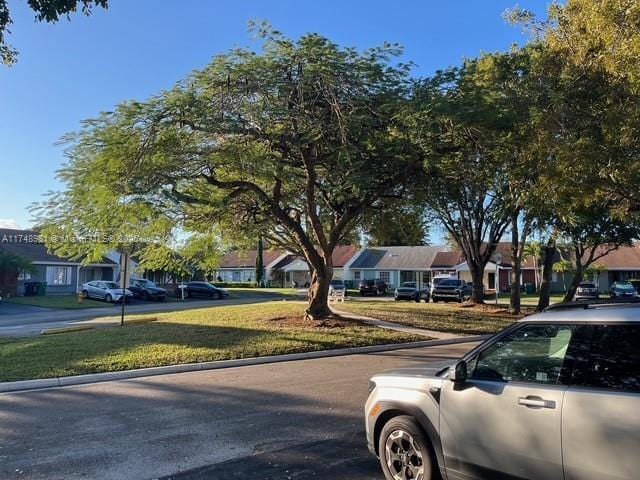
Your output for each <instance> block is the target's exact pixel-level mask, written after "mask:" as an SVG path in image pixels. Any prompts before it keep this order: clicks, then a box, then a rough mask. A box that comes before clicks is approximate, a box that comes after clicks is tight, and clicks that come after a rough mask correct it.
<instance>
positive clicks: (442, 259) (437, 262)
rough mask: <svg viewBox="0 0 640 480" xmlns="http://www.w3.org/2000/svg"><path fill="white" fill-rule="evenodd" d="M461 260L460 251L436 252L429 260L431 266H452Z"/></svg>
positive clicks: (462, 257) (462, 259)
mask: <svg viewBox="0 0 640 480" xmlns="http://www.w3.org/2000/svg"><path fill="white" fill-rule="evenodd" d="M462 262H464V256H463V255H462V252H458V251H456V252H438V253H436V256H435V257H434V258H433V261H432V262H431V268H453V267H455V266H456V265H459V264H460V263H462Z"/></svg>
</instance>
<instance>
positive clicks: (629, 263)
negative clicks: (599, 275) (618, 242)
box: [595, 243, 640, 270]
mask: <svg viewBox="0 0 640 480" xmlns="http://www.w3.org/2000/svg"><path fill="white" fill-rule="evenodd" d="M605 251H606V247H600V248H599V249H598V250H597V251H596V255H600V254H601V253H603V252H605ZM595 264H596V265H602V266H603V267H605V268H606V269H607V270H640V244H638V243H636V244H634V245H632V246H627V247H620V248H618V249H617V250H612V251H611V252H609V253H607V254H606V255H605V256H604V257H602V258H599V259H598V260H596V261H595Z"/></svg>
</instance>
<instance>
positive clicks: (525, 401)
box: [518, 395, 556, 408]
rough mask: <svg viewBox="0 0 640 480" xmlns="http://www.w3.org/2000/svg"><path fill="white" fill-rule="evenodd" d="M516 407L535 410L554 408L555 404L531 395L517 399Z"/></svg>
mask: <svg viewBox="0 0 640 480" xmlns="http://www.w3.org/2000/svg"><path fill="white" fill-rule="evenodd" d="M518 405H524V406H525V407H536V408H556V402H554V401H553V400H544V399H543V398H540V397H536V396H533V395H528V396H526V397H518Z"/></svg>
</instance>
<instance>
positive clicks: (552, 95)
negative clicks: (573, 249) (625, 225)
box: [512, 0, 640, 218]
mask: <svg viewBox="0 0 640 480" xmlns="http://www.w3.org/2000/svg"><path fill="white" fill-rule="evenodd" d="M512 18H513V19H515V20H517V21H521V22H523V23H524V24H525V25H527V26H528V27H530V29H531V30H532V31H534V32H535V38H536V41H537V42H538V44H539V45H540V47H541V54H540V56H539V59H538V60H539V61H538V66H539V68H540V69H541V71H542V72H543V73H544V88H545V91H546V98H545V101H544V102H543V103H541V104H540V105H538V106H537V108H536V111H537V117H536V130H537V133H538V143H539V144H540V145H541V147H542V148H544V149H545V150H546V151H547V152H548V155H549V156H550V157H552V158H553V159H554V164H555V165H556V166H557V171H558V172H560V176H559V177H558V180H559V187H560V188H559V189H558V190H557V191H559V192H561V191H562V187H563V183H565V185H564V186H565V187H568V188H569V189H571V188H577V189H579V190H580V191H582V192H592V193H594V194H595V195H596V196H599V197H601V198H604V199H605V200H611V201H612V208H613V209H614V213H615V214H616V215H617V216H619V217H620V218H624V217H625V216H629V215H637V212H638V211H639V210H640V194H639V193H638V192H639V190H638V188H637V185H638V183H639V182H640V162H638V160H637V158H638V155H639V153H640V150H639V144H638V141H637V138H638V137H639V135H640V111H639V110H638V108H636V106H637V105H638V103H639V102H640V68H639V67H638V65H640V29H639V26H640V4H638V2H633V1H628V0H568V1H567V2H564V3H556V4H553V5H552V6H551V8H550V10H549V20H548V21H546V22H538V21H536V20H535V18H534V17H533V16H532V15H531V14H527V12H522V11H516V12H515V13H514V14H513V15H512ZM560 203H561V205H560V208H562V206H563V205H562V204H567V203H568V204H570V202H565V201H560Z"/></svg>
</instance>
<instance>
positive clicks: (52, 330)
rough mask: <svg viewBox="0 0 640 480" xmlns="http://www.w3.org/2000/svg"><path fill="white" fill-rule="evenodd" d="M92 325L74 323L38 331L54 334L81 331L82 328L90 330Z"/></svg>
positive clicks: (43, 333) (42, 333)
mask: <svg viewBox="0 0 640 480" xmlns="http://www.w3.org/2000/svg"><path fill="white" fill-rule="evenodd" d="M93 328H94V327H93V325H74V326H70V327H59V328H47V329H45V330H42V331H41V332H40V335H55V334H57V333H69V332H81V331H83V330H92V329H93Z"/></svg>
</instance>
